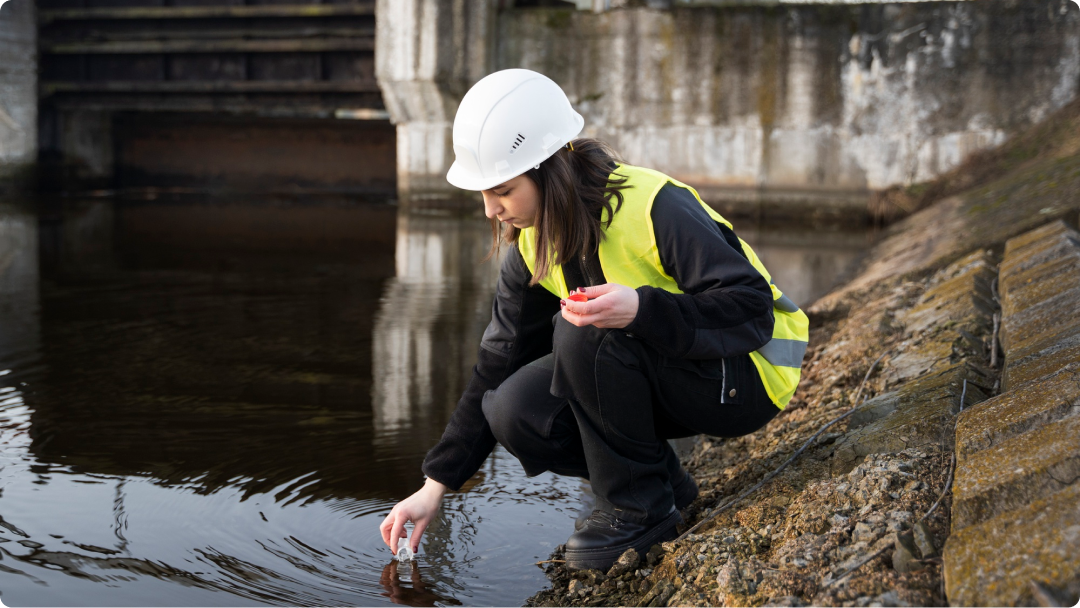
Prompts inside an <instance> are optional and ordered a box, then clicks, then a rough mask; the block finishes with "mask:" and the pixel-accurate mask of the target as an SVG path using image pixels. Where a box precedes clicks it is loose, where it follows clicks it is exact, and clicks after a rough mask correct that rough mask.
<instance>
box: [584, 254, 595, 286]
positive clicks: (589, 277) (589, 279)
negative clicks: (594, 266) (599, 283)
mask: <svg viewBox="0 0 1080 608" xmlns="http://www.w3.org/2000/svg"><path fill="white" fill-rule="evenodd" d="M581 274H583V275H585V283H586V287H592V286H593V285H595V283H593V278H592V275H591V274H589V264H588V262H586V261H585V254H584V253H582V254H581Z"/></svg>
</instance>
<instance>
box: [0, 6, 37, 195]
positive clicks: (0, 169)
mask: <svg viewBox="0 0 1080 608" xmlns="http://www.w3.org/2000/svg"><path fill="white" fill-rule="evenodd" d="M36 156H37V24H36V23H35V22H34V2H33V0H10V1H9V2H3V3H0V177H4V176H5V174H8V173H10V172H11V171H13V170H17V168H18V167H21V166H23V165H27V164H29V163H32V162H34V160H35V158H36Z"/></svg>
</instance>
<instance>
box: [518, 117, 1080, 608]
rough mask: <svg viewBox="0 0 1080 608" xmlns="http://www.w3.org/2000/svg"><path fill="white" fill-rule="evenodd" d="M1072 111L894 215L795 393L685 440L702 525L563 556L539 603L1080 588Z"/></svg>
mask: <svg viewBox="0 0 1080 608" xmlns="http://www.w3.org/2000/svg"><path fill="white" fill-rule="evenodd" d="M1070 112H1071V113H1070V114H1068V115H1066V116H1065V117H1064V118H1061V119H1060V122H1059V123H1058V127H1059V130H1058V131H1057V133H1058V135H1055V136H1054V137H1055V139H1054V140H1053V142H1052V143H1053V145H1048V144H1047V142H1046V141H1040V142H1038V146H1040V150H1041V151H1040V152H1039V153H1038V154H1037V155H1034V156H1033V155H1030V154H1029V155H1027V156H1024V154H1023V152H1024V151H1023V150H1019V151H1018V152H1017V154H1016V155H1013V156H1016V157H1022V158H1023V160H1022V162H1020V163H1018V164H1016V165H1013V166H1008V165H1005V166H1003V167H1002V170H1001V171H1000V172H998V177H997V179H996V180H994V181H992V182H990V183H986V184H984V185H982V186H979V187H974V188H972V189H970V190H969V191H967V192H965V193H963V194H961V195H959V196H954V197H950V198H948V199H945V200H941V201H939V202H937V203H936V204H935V205H933V206H931V207H929V208H927V209H924V210H923V211H920V212H919V213H916V214H915V215H912V216H911V217H909V218H907V219H905V220H903V221H901V222H898V223H897V224H895V225H893V226H892V227H891V228H889V229H888V231H887V232H886V234H884V235H883V237H882V239H881V240H880V241H879V242H878V244H877V245H876V246H875V247H874V248H873V250H872V251H871V253H870V254H869V255H868V257H867V260H866V261H865V263H864V265H863V267H862V270H861V272H860V273H859V274H858V275H857V276H855V278H853V279H852V280H851V281H850V282H849V283H847V284H846V285H845V286H843V287H842V288H840V289H838V290H836V291H834V292H833V293H832V294H830V295H828V296H826V297H825V298H822V299H821V300H820V301H818V302H817V303H816V304H815V305H814V306H812V307H810V309H809V310H808V313H809V315H810V319H811V345H810V350H809V351H808V353H807V358H806V360H805V361H804V369H803V380H802V382H801V384H800V388H799V391H798V392H797V396H796V399H795V400H794V401H793V402H792V403H791V405H789V406H788V408H787V410H785V411H784V412H783V413H782V414H781V415H780V416H779V417H777V419H775V420H774V421H773V422H772V423H770V424H769V425H767V426H766V427H765V428H764V429H762V430H760V431H758V432H757V433H754V434H752V435H749V436H746V437H739V438H732V439H717V438H704V439H702V440H701V441H700V442H699V443H698V445H697V446H696V447H695V449H694V450H693V451H692V453H691V454H690V455H689V456H688V458H687V460H686V465H687V468H688V470H690V471H691V472H692V473H693V474H694V475H695V478H696V479H697V481H698V483H699V485H700V486H701V489H702V493H701V496H700V497H699V499H698V500H697V501H695V503H694V504H693V505H692V506H691V507H690V508H689V509H688V510H687V511H686V512H685V513H684V516H685V519H686V520H687V524H688V525H694V524H697V523H700V522H703V521H704V522H705V523H704V524H703V525H701V526H700V527H699V528H698V529H696V530H694V531H693V533H692V534H688V535H684V537H683V538H680V539H679V540H677V541H674V542H670V543H665V544H664V545H663V546H662V547H654V548H653V550H652V551H650V552H649V554H648V555H646V556H641V558H640V560H634V559H632V556H627V560H626V561H625V562H624V563H623V564H621V565H619V566H618V567H617V568H615V569H614V570H613V571H611V572H606V573H600V572H595V571H587V572H576V573H572V572H567V571H566V570H565V569H564V568H562V567H561V566H560V565H559V563H558V562H553V563H547V564H544V567H545V568H546V569H547V572H548V575H549V578H550V579H551V580H552V588H551V589H549V590H545V591H543V592H540V593H538V594H537V595H536V596H534V597H533V598H531V599H530V604H531V605H589V606H598V605H643V606H675V605H697V606H705V605H787V606H801V605H845V606H877V605H880V606H886V605H892V606H896V605H900V606H903V605H924V606H925V605H945V604H950V605H1032V604H1041V605H1067V606H1071V605H1074V604H1075V603H1076V602H1077V599H1078V598H1080V483H1078V482H1080V233H1077V231H1076V230H1075V226H1076V221H1077V219H1078V211H1080V107H1078V108H1073V109H1072V110H1070ZM1062 133H1064V134H1065V135H1061V134H1062ZM1040 139H1043V140H1045V139H1046V138H1045V137H1041V138H1040ZM1019 141H1020V144H1018V145H1022V144H1024V141H1025V140H1024V139H1023V138H1020V140H1019ZM1028 143H1030V141H1029V142H1028ZM1001 158H1002V159H1008V158H1010V155H1009V154H1003V155H1002V156H1001ZM1003 162H1004V161H1003ZM736 228H738V227H737V226H736ZM999 345H1000V346H999ZM879 358H880V363H878V364H877V366H876V367H875V366H873V363H874V362H875V360H878V359H879ZM864 378H865V385H864V386H862V397H861V398H858V399H857V397H856V395H857V393H859V391H860V386H861V385H863V384H864ZM856 401H857V402H856ZM852 410H854V412H853V413H852V414H851V415H850V416H849V417H847V418H845V419H843V420H842V421H841V422H839V423H837V424H835V425H834V426H832V427H830V428H829V429H828V430H827V431H826V432H825V433H823V434H822V435H820V436H819V437H818V438H817V439H816V440H814V442H813V444H812V445H811V446H810V447H809V448H808V449H807V450H806V452H805V453H803V454H802V455H801V456H800V457H799V458H798V459H796V460H795V461H794V462H793V463H792V464H791V466H789V467H787V468H785V469H784V470H783V471H782V472H781V473H780V474H779V475H777V476H776V477H774V478H772V479H771V480H769V481H768V482H767V483H765V484H764V485H763V486H762V487H761V488H760V489H758V490H756V491H755V492H754V493H752V494H750V495H749V496H748V497H746V498H745V499H743V500H740V501H738V502H735V503H734V504H732V503H731V501H732V500H733V499H734V498H735V497H738V496H739V495H740V494H741V493H743V492H745V491H747V490H749V489H750V488H752V487H753V486H755V485H756V484H758V482H759V481H761V480H762V479H763V478H765V477H766V475H768V474H769V473H770V472H772V471H774V470H776V469H777V468H778V467H780V465H781V464H783V463H784V462H785V461H787V460H788V459H789V458H790V457H791V456H792V454H794V453H795V452H796V450H798V449H799V448H800V446H802V445H803V444H804V443H806V442H807V440H808V439H809V438H811V437H812V436H814V434H815V433H816V432H817V431H818V430H819V429H820V428H822V427H823V426H824V425H825V424H826V423H828V422H830V421H832V420H834V419H836V418H837V417H838V416H840V415H842V414H844V413H847V412H851V411H852ZM706 520H707V521H706ZM557 553H558V552H556V555H555V556H553V558H554V559H556V560H558V559H559V555H558V554H557Z"/></svg>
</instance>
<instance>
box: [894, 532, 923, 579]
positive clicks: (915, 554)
mask: <svg viewBox="0 0 1080 608" xmlns="http://www.w3.org/2000/svg"><path fill="white" fill-rule="evenodd" d="M918 560H919V550H918V549H917V548H916V546H915V539H914V538H913V537H912V534H911V532H898V533H897V534H896V539H895V542H894V543H893V557H892V563H893V568H894V569H895V570H896V571H897V572H899V573H901V574H907V573H908V572H915V571H916V570H921V569H923V568H925V567H926V566H925V565H923V564H922V563H921V562H919V561H918Z"/></svg>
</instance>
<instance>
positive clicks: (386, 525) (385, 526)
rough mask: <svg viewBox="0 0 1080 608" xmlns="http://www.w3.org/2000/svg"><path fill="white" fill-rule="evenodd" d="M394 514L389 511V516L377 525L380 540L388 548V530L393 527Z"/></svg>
mask: <svg viewBox="0 0 1080 608" xmlns="http://www.w3.org/2000/svg"><path fill="white" fill-rule="evenodd" d="M394 518H395V516H394V512H393V511H390V514H389V515H387V516H386V519H384V520H383V522H382V523H381V524H379V532H380V533H381V534H382V540H383V542H384V543H386V546H388V547H389V546H390V528H391V527H393V525H394Z"/></svg>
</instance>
